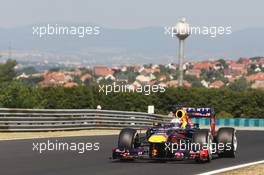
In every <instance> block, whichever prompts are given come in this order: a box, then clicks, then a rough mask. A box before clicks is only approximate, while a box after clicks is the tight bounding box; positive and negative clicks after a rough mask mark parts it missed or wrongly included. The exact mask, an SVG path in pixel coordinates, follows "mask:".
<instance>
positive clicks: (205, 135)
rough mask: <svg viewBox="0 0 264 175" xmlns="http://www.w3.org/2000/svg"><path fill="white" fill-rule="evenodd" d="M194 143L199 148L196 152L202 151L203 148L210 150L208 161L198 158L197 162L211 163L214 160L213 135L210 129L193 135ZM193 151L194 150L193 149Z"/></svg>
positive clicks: (201, 130) (198, 131)
mask: <svg viewBox="0 0 264 175" xmlns="http://www.w3.org/2000/svg"><path fill="white" fill-rule="evenodd" d="M192 140H193V143H195V144H196V145H200V146H198V148H197V147H196V148H195V151H198V149H199V151H200V150H202V148H203V147H206V148H208V156H207V158H206V160H201V159H200V158H196V159H195V160H196V162H210V161H211V160H212V141H213V138H212V135H211V132H210V130H209V129H200V130H197V131H196V132H195V133H193V138H192ZM192 149H193V148H192Z"/></svg>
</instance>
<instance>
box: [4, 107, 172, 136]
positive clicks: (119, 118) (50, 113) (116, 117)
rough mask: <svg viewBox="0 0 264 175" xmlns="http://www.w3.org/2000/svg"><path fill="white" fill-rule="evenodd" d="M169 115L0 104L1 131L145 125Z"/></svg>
mask: <svg viewBox="0 0 264 175" xmlns="http://www.w3.org/2000/svg"><path fill="white" fill-rule="evenodd" d="M168 119H169V118H168V117H167V116H162V115H156V114H147V113H142V112H127V111H108V110H89V109H79V110H66V109H56V110H43V109H7V108H0V131H55V130H80V129H103V128H123V127H133V128H144V127H149V126H152V125H153V122H166V121H168Z"/></svg>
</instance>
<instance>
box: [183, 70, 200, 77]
mask: <svg viewBox="0 0 264 175" xmlns="http://www.w3.org/2000/svg"><path fill="white" fill-rule="evenodd" d="M185 74H186V75H191V76H195V77H196V78H200V74H201V70H200V69H189V70H187V71H186V72H185Z"/></svg>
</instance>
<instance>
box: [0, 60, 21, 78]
mask: <svg viewBox="0 0 264 175" xmlns="http://www.w3.org/2000/svg"><path fill="white" fill-rule="evenodd" d="M16 64H17V62H16V61H15V60H7V61H6V63H4V64H0V82H9V81H12V80H13V79H14V78H15V76H16V71H15V66H16Z"/></svg>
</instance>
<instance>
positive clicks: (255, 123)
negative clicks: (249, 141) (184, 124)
mask: <svg viewBox="0 0 264 175" xmlns="http://www.w3.org/2000/svg"><path fill="white" fill-rule="evenodd" d="M193 122H194V123H199V124H200V125H209V123H210V120H209V118H194V119H193ZM216 125H218V126H241V127H264V119H256V118H221V119H216Z"/></svg>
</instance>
